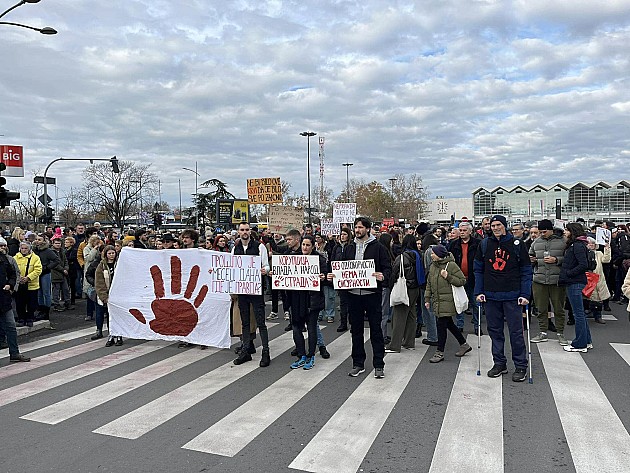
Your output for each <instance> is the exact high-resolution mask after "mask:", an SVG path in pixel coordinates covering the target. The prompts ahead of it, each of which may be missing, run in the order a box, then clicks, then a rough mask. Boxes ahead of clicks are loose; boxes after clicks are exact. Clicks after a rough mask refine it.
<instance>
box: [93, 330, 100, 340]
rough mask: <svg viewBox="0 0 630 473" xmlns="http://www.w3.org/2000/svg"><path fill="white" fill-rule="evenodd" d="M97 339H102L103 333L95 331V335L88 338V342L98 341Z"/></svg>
mask: <svg viewBox="0 0 630 473" xmlns="http://www.w3.org/2000/svg"><path fill="white" fill-rule="evenodd" d="M99 338H103V331H102V330H97V331H96V334H95V335H92V336H91V337H90V340H98V339H99Z"/></svg>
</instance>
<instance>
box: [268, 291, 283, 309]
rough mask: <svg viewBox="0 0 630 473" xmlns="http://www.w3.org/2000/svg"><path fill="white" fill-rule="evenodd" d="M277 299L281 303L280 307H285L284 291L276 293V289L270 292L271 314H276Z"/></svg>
mask: <svg viewBox="0 0 630 473" xmlns="http://www.w3.org/2000/svg"><path fill="white" fill-rule="evenodd" d="M278 299H280V300H281V301H282V307H283V308H284V307H285V305H286V295H285V292H284V291H278V290H276V289H272V290H271V312H275V313H276V314H277V313H278Z"/></svg>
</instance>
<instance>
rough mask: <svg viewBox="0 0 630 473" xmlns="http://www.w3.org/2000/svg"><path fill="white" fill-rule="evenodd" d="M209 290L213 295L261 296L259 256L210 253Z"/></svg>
mask: <svg viewBox="0 0 630 473" xmlns="http://www.w3.org/2000/svg"><path fill="white" fill-rule="evenodd" d="M209 253H210V268H209V269H208V273H209V274H210V284H209V289H210V291H211V292H214V293H221V292H222V293H226V294H255V295H261V294H262V285H261V280H260V267H261V266H260V256H251V255H232V254H230V253H220V252H218V251H210V252H209Z"/></svg>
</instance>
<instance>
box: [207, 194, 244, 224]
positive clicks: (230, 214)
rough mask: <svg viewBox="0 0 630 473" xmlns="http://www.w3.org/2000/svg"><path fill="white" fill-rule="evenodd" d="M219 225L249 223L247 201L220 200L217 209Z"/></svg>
mask: <svg viewBox="0 0 630 473" xmlns="http://www.w3.org/2000/svg"><path fill="white" fill-rule="evenodd" d="M215 215H216V221H217V225H230V224H234V225H236V224H239V223H241V222H247V223H249V203H248V202H247V201H246V200H242V199H239V200H235V199H219V200H217V203H216V209H215Z"/></svg>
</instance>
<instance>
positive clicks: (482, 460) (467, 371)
mask: <svg viewBox="0 0 630 473" xmlns="http://www.w3.org/2000/svg"><path fill="white" fill-rule="evenodd" d="M468 343H469V344H470V345H471V346H475V347H476V346H477V337H476V336H475V335H468ZM491 346H492V342H491V340H490V337H488V336H486V335H484V336H482V337H481V376H477V368H478V359H477V356H478V354H477V353H476V348H475V351H472V352H470V353H469V354H468V355H466V356H464V357H462V359H461V361H460V363H459V369H458V370H457V376H456V377H455V383H454V384H453V390H452V391H451V397H450V399H449V401H448V407H447V408H446V413H445V415H444V421H443V422H442V428H441V429H440V436H439V437H438V441H437V445H436V447H435V451H434V452H433V460H432V461H431V469H430V470H429V471H430V473H451V472H453V471H458V470H461V471H483V472H488V473H491V472H503V399H502V394H503V387H502V386H503V385H502V382H501V379H493V378H488V376H487V375H486V372H487V371H488V370H489V369H490V368H492V365H493V362H492V355H491V353H490V351H491ZM437 368H438V369H439V366H438V367H437ZM487 419H491V422H487V421H486V420H487ZM471 441H472V443H473V444H474V445H471Z"/></svg>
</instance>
